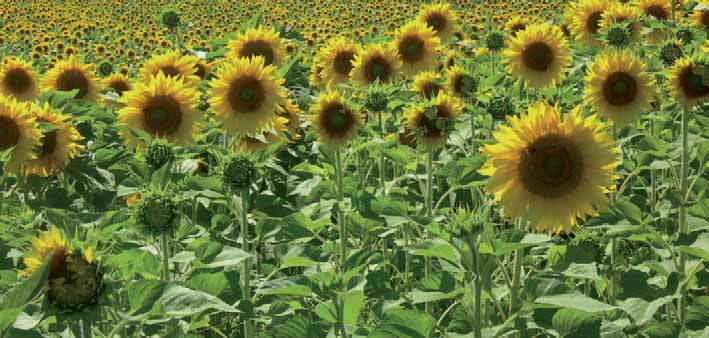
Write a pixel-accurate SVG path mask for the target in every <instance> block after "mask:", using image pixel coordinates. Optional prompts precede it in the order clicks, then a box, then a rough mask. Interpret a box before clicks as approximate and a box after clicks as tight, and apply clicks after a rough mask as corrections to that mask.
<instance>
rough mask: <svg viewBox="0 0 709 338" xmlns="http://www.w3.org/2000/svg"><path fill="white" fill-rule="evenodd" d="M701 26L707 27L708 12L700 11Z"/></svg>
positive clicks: (708, 21)
mask: <svg viewBox="0 0 709 338" xmlns="http://www.w3.org/2000/svg"><path fill="white" fill-rule="evenodd" d="M702 26H709V11H707V10H705V11H702Z"/></svg>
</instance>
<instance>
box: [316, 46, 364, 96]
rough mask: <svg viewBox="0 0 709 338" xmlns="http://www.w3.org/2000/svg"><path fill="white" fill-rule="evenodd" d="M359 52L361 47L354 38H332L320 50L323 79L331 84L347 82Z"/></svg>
mask: <svg viewBox="0 0 709 338" xmlns="http://www.w3.org/2000/svg"><path fill="white" fill-rule="evenodd" d="M358 52H359V47H357V45H356V44H355V43H354V42H353V41H352V40H348V39H346V38H343V37H337V38H333V39H330V40H329V41H328V42H327V44H326V45H325V47H324V48H323V49H322V50H321V51H320V52H319V54H320V57H319V58H318V62H319V64H320V66H321V67H322V70H321V71H320V74H322V81H323V82H325V83H328V84H330V85H336V84H340V83H345V82H347V81H348V80H349V79H350V72H351V71H352V68H354V59H355V55H357V53H358Z"/></svg>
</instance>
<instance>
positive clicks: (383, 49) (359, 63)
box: [350, 44, 401, 86]
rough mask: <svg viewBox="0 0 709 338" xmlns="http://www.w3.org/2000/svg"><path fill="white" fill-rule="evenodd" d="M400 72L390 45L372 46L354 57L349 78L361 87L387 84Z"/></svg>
mask: <svg viewBox="0 0 709 338" xmlns="http://www.w3.org/2000/svg"><path fill="white" fill-rule="evenodd" d="M400 70H401V61H400V60H399V59H398V58H397V57H396V51H395V49H394V47H393V46H392V45H390V44H372V45H369V46H367V47H366V49H365V50H364V51H362V52H360V53H359V54H357V55H356V56H355V60H354V67H353V68H352V71H351V72H350V78H351V79H352V80H354V81H355V82H356V83H357V84H359V85H361V86H367V85H370V84H373V83H375V82H379V83H389V82H391V81H393V80H395V79H396V78H397V77H398V76H399V73H400Z"/></svg>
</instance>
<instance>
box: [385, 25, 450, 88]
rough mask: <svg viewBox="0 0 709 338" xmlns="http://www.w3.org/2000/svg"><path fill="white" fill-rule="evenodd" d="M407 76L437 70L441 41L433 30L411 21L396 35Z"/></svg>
mask: <svg viewBox="0 0 709 338" xmlns="http://www.w3.org/2000/svg"><path fill="white" fill-rule="evenodd" d="M394 44H395V48H396V51H397V55H398V56H399V60H400V61H401V70H402V72H403V73H404V74H405V75H415V74H416V73H418V72H421V71H429V70H433V69H435V68H436V66H437V63H438V49H439V47H440V44H441V42H440V39H439V38H438V37H437V36H436V35H435V32H434V31H433V29H432V28H431V27H429V26H427V25H426V24H424V23H422V22H419V21H411V22H409V23H407V24H406V25H404V26H403V27H401V28H400V29H399V31H398V32H397V33H396V40H395V42H394Z"/></svg>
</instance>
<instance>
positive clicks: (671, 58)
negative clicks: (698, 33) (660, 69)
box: [660, 41, 684, 65]
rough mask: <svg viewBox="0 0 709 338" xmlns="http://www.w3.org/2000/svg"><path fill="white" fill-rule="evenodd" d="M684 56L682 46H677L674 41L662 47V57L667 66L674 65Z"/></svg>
mask: <svg viewBox="0 0 709 338" xmlns="http://www.w3.org/2000/svg"><path fill="white" fill-rule="evenodd" d="M683 55H684V52H683V51H682V48H681V46H677V45H675V43H674V42H673V41H670V42H667V43H665V44H664V45H663V46H662V49H661V50H660V57H661V58H662V61H663V62H664V63H665V64H666V65H672V64H674V63H675V60H677V59H679V58H681V57H682V56H683Z"/></svg>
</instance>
